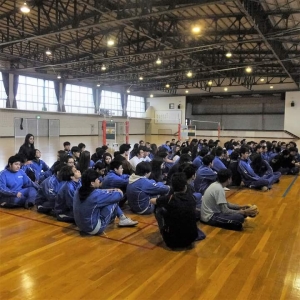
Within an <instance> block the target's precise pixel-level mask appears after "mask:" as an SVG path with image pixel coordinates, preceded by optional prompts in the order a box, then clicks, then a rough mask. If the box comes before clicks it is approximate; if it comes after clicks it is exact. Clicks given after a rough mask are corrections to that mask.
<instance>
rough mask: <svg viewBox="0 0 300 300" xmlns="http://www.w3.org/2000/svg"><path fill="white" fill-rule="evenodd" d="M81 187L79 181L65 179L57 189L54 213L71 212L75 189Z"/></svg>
mask: <svg viewBox="0 0 300 300" xmlns="http://www.w3.org/2000/svg"><path fill="white" fill-rule="evenodd" d="M79 187H81V181H78V182H76V181H73V180H70V181H65V182H64V183H63V185H62V186H61V188H60V189H59V191H58V194H57V198H56V201H55V207H54V212H55V213H56V214H62V213H70V212H71V213H73V198H74V195H75V192H76V190H77V189H78V188H79Z"/></svg>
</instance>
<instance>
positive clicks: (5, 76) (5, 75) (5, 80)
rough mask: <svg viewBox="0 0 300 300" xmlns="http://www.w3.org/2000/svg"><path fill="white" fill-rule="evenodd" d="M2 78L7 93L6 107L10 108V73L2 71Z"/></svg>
mask: <svg viewBox="0 0 300 300" xmlns="http://www.w3.org/2000/svg"><path fill="white" fill-rule="evenodd" d="M2 79H3V85H4V89H5V93H6V96H7V98H6V108H10V101H9V73H4V72H2Z"/></svg>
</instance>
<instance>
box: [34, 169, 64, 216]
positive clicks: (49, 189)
mask: <svg viewBox="0 0 300 300" xmlns="http://www.w3.org/2000/svg"><path fill="white" fill-rule="evenodd" d="M60 169H61V165H58V166H56V168H55V170H54V174H53V175H52V176H50V177H48V178H46V179H45V180H44V181H43V182H42V183H41V185H40V187H39V189H38V193H37V196H36V199H35V205H36V207H37V211H38V212H39V213H44V214H51V213H52V212H53V209H54V206H55V202H56V198H57V194H58V191H59V190H60V188H61V187H62V185H63V184H64V182H63V181H61V180H60V179H59V178H58V176H57V174H58V172H59V170H60Z"/></svg>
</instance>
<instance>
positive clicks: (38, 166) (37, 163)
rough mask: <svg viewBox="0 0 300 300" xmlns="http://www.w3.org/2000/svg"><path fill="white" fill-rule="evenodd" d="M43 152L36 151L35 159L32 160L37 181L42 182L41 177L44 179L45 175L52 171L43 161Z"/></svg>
mask: <svg viewBox="0 0 300 300" xmlns="http://www.w3.org/2000/svg"><path fill="white" fill-rule="evenodd" d="M41 156H42V154H41V151H40V150H38V149H35V158H34V159H33V160H32V164H31V167H32V169H33V170H34V173H35V181H36V182H40V177H41V178H44V176H43V173H44V172H47V171H49V170H50V168H49V167H48V165H47V164H46V163H45V162H44V161H43V160H42V159H41Z"/></svg>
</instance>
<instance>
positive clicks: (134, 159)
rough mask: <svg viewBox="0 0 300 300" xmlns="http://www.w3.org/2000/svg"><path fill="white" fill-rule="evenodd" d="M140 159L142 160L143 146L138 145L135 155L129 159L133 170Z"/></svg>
mask: <svg viewBox="0 0 300 300" xmlns="http://www.w3.org/2000/svg"><path fill="white" fill-rule="evenodd" d="M142 161H144V147H139V148H138V149H137V151H136V155H135V156H133V157H132V158H131V159H130V160H129V162H130V165H131V168H132V170H133V171H135V168H136V165H137V164H138V163H140V162H142Z"/></svg>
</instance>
